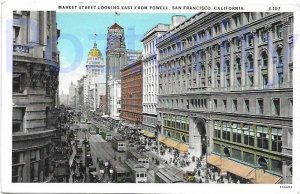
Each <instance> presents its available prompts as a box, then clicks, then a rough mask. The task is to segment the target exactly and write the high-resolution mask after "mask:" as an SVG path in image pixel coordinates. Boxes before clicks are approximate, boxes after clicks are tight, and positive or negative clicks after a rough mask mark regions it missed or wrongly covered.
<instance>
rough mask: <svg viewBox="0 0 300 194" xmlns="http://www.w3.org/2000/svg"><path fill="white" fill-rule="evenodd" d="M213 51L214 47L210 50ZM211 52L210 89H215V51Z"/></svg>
mask: <svg viewBox="0 0 300 194" xmlns="http://www.w3.org/2000/svg"><path fill="white" fill-rule="evenodd" d="M213 48H214V49H215V47H212V49H213ZM214 49H213V50H212V55H211V88H215V81H216V80H215V79H216V76H215V75H216V74H215V68H216V67H215V66H216V64H215V63H216V61H215V50H214Z"/></svg>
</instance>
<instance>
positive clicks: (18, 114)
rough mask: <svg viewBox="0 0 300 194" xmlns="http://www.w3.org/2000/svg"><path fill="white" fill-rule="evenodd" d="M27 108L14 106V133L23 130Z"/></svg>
mask: <svg viewBox="0 0 300 194" xmlns="http://www.w3.org/2000/svg"><path fill="white" fill-rule="evenodd" d="M24 115H25V108H13V129H12V130H13V133H15V132H22V131H23V126H24V125H23V123H24Z"/></svg>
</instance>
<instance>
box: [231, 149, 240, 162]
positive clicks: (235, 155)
mask: <svg viewBox="0 0 300 194" xmlns="http://www.w3.org/2000/svg"><path fill="white" fill-rule="evenodd" d="M232 158H235V159H238V160H241V159H242V152H241V150H236V149H233V148H232Z"/></svg>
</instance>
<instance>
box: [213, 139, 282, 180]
mask: <svg viewBox="0 0 300 194" xmlns="http://www.w3.org/2000/svg"><path fill="white" fill-rule="evenodd" d="M214 152H215V153H218V154H221V155H224V156H226V157H229V158H233V159H236V160H240V161H243V162H245V163H248V164H251V165H253V166H259V167H260V168H263V169H264V170H270V171H273V172H276V173H279V174H282V162H281V161H280V160H276V159H272V158H267V157H264V156H261V155H259V154H254V153H250V152H247V151H243V150H240V149H235V148H231V147H224V146H221V145H220V144H217V143H214ZM221 157H223V156H221Z"/></svg>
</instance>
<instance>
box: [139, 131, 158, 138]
mask: <svg viewBox="0 0 300 194" xmlns="http://www.w3.org/2000/svg"><path fill="white" fill-rule="evenodd" d="M142 131H144V132H143V135H145V136H147V137H150V138H154V137H155V134H154V133H151V132H150V131H146V130H142Z"/></svg>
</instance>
